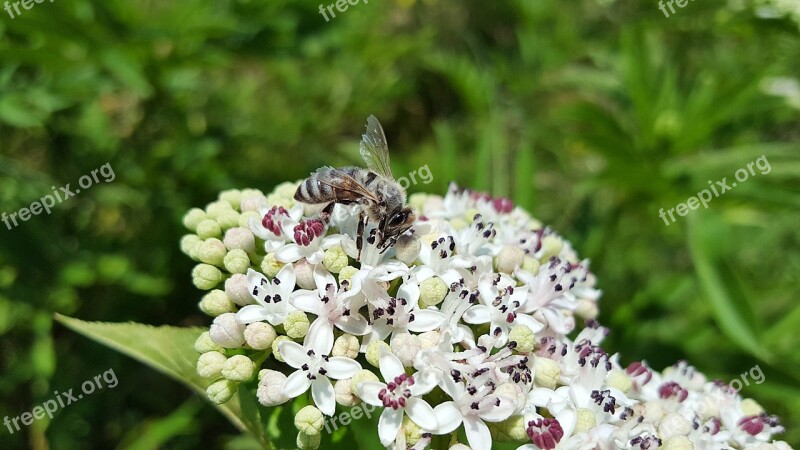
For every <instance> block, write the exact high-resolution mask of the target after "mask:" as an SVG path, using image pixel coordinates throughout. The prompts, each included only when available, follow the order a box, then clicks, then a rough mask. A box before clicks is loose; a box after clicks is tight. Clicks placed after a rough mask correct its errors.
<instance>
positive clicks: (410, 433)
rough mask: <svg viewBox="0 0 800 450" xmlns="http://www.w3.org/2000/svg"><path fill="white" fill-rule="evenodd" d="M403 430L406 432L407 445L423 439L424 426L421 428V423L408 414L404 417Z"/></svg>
mask: <svg viewBox="0 0 800 450" xmlns="http://www.w3.org/2000/svg"><path fill="white" fill-rule="evenodd" d="M423 425H426V424H423ZM401 430H402V431H403V432H404V433H405V437H406V445H414V444H416V443H417V442H419V440H420V439H422V433H423V431H422V428H420V426H419V424H417V423H416V422H414V421H413V420H411V417H409V416H408V414H406V415H405V416H404V417H403V427H402V428H401Z"/></svg>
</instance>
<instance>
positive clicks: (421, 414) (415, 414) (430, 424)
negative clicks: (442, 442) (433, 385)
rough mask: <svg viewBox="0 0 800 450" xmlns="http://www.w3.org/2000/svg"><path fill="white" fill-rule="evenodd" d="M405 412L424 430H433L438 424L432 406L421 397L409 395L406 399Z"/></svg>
mask: <svg viewBox="0 0 800 450" xmlns="http://www.w3.org/2000/svg"><path fill="white" fill-rule="evenodd" d="M406 414H408V416H409V417H411V420H413V421H414V423H416V424H417V425H419V426H420V427H422V428H424V429H426V430H433V429H436V428H437V427H438V426H439V424H438V423H437V422H436V414H435V413H434V412H433V408H431V405H429V404H428V402H426V401H425V400H422V399H421V398H416V397H411V398H409V399H408V400H407V401H406Z"/></svg>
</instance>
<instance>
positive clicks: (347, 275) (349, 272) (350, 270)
mask: <svg viewBox="0 0 800 450" xmlns="http://www.w3.org/2000/svg"><path fill="white" fill-rule="evenodd" d="M357 273H358V269H356V268H355V267H353V266H345V267H343V268H342V270H340V271H339V284H340V285H341V284H342V281H347V282H348V283H351V284H352V282H353V275H355V274H357Z"/></svg>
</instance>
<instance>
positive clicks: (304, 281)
mask: <svg viewBox="0 0 800 450" xmlns="http://www.w3.org/2000/svg"><path fill="white" fill-rule="evenodd" d="M294 274H295V276H296V277H297V285H298V286H299V287H300V289H316V288H317V283H316V282H315V281H314V266H312V265H311V264H309V262H308V261H307V260H306V259H305V258H303V259H301V260H300V261H297V262H296V263H294Z"/></svg>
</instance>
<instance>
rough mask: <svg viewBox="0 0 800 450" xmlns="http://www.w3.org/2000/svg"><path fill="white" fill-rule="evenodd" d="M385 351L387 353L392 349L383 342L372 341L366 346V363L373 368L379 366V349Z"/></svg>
mask: <svg viewBox="0 0 800 450" xmlns="http://www.w3.org/2000/svg"><path fill="white" fill-rule="evenodd" d="M384 348H385V349H386V351H387V352H391V351H392V348H391V347H389V344H387V343H386V342H384V341H377V340H376V341H372V342H370V343H369V344H368V345H367V355H366V356H367V362H368V363H370V364H372V365H373V366H374V367H379V366H380V363H379V361H380V357H381V349H384Z"/></svg>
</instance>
